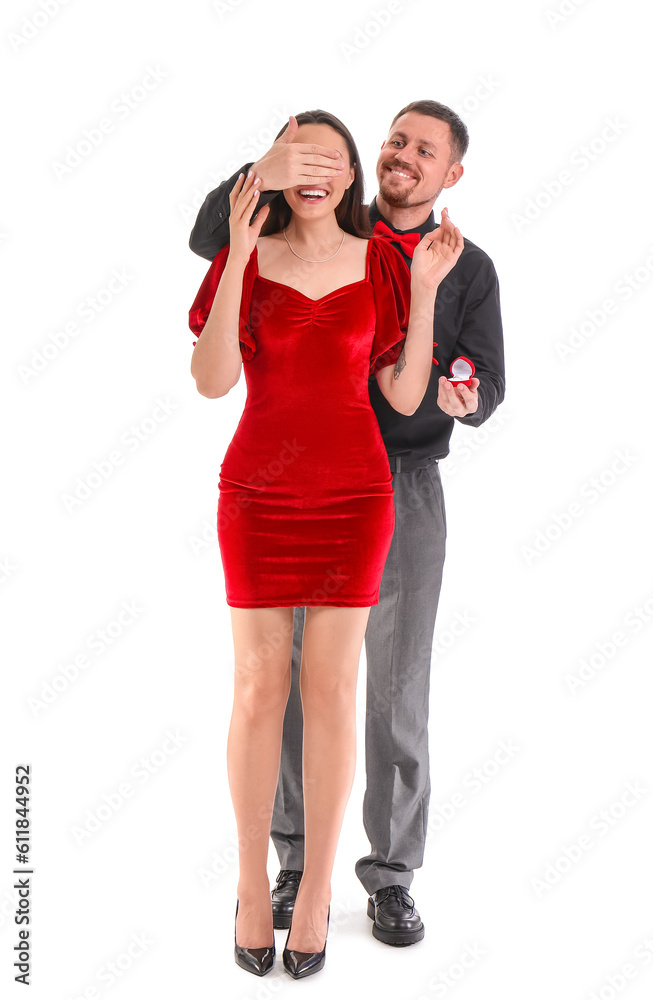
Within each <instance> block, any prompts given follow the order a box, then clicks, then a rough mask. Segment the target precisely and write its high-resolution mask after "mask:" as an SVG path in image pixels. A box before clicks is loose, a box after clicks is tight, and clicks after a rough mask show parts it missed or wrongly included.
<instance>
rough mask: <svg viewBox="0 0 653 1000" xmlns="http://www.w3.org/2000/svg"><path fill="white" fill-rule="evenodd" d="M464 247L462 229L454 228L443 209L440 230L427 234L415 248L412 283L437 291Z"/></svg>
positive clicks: (446, 211) (411, 271) (447, 213)
mask: <svg viewBox="0 0 653 1000" xmlns="http://www.w3.org/2000/svg"><path fill="white" fill-rule="evenodd" d="M464 245H465V243H464V240H463V237H462V233H461V232H460V229H458V228H457V227H456V226H454V224H453V222H452V221H451V219H450V218H449V212H448V210H447V209H446V208H443V209H442V222H441V224H440V227H439V229H434V230H433V232H432V233H427V234H426V236H425V237H424V239H423V240H421V241H420V242H419V243H418V244H417V246H416V247H415V252H414V253H413V263H412V266H411V269H410V274H411V282H415V281H416V282H417V283H418V284H420V285H423V286H425V287H427V288H429V289H437V287H438V285H439V284H440V282H441V281H442V279H443V278H444V277H446V275H447V274H449V271H450V270H451V269H452V268H453V267H454V265H455V264H456V262H457V260H458V258H459V257H460V255H461V253H462V252H463V247H464Z"/></svg>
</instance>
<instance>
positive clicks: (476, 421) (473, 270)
mask: <svg viewBox="0 0 653 1000" xmlns="http://www.w3.org/2000/svg"><path fill="white" fill-rule="evenodd" d="M251 166H252V164H251V163H246V164H245V165H244V166H243V167H242V168H241V169H242V170H243V171H244V172H245V173H247V171H248V170H249V168H250V167H251ZM239 173H240V171H236V173H235V174H234V175H233V177H230V178H229V179H228V180H226V181H223V183H222V184H220V186H219V187H217V188H215V190H214V191H210V192H209V194H208V195H207V196H206V198H205V200H204V203H203V205H202V207H201V208H200V210H199V213H198V216H197V219H196V221H195V225H194V227H193V231H192V233H191V235H190V242H189V245H190V248H191V250H193V251H194V252H195V253H196V254H198V255H199V256H200V257H205V258H206V259H207V260H213V258H214V257H215V255H216V254H217V252H218V251H219V250H220V249H221V248H222V247H223V246H225V244H226V243H228V242H229V192H230V191H231V189H232V187H233V186H234V184H235V183H236V181H237V179H238V174H239ZM277 194H279V192H278V191H265V192H263V193H262V194H261V195H260V205H265V204H267V203H268V202H269V201H271V200H272V198H274V197H276V195H277ZM260 205H259V208H260ZM368 210H369V214H370V222H371V223H372V225H374V224H375V223H376V222H378V220H379V219H381V220H382V221H383V222H385V224H386V225H387V226H389V228H390V229H392V230H393V232H395V233H399V232H411V233H419V234H420V236H424V235H425V234H426V233H428V232H431V231H432V230H433V229H436V228H438V226H436V223H435V218H434V215H433V212H431V214H430V215H429V217H428V219H426V220H425V221H424V222H423V223H422V225H421V226H418V227H417V228H414V229H407V230H400V229H397V228H396V227H395V226H393V225H391V223H390V222H389V221H388V220H387V219H385V218H384V217H383V216H382V215H381V213H380V212H379V210H378V208H377V207H376V198H374V199H373V200H372V202H371V204H370V205H369V209H368ZM393 245H395V246H397V249H399V251H400V252H402V255H403V257H404V260H405V261H406V263H407V264H408V266H409V267H410V264H411V258H410V257H407V256H406V255H405V254H403V251H401V247H400V246H398V245H397V244H393ZM433 340H434V341H435V342H436V345H437V346H434V347H433V357H434V359H435V360H436V361H437V364H434V365H433V366H432V371H431V379H430V382H429V384H428V386H427V389H426V392H425V394H424V398H423V400H422V402H421V403H420V405H419V407H418V408H417V409H416V410H415V412H414V413H413V414H411V415H410V416H406V415H405V414H403V413H399V412H398V411H397V410H395V409H394V408H393V407H392V406H391V405H390V403H389V402H388V401H387V399H386V398H385V396H384V395H383V393H382V392H381V390H380V389H379V386H378V384H377V381H376V378H375V377H374V376H373V375H372V376H370V381H369V392H370V403H371V404H372V406H373V408H374V411H375V413H376V416H377V420H378V422H379V427H380V429H381V435H382V437H383V441H384V443H385V446H386V449H387V451H388V454H389V455H410V456H411V459H412V460H421V459H428V458H437V459H440V458H444V457H445V456H446V455H448V453H449V439H450V437H451V432H452V430H453V426H454V419H456V420H459V421H460V423H461V424H466V425H468V426H471V427H478V426H479V425H480V424H482V423H483V422H484V421H485V420H487V419H488V417H490V416H491V415H492V414H493V413H494V411H495V409H496V408H497V406H498V405H499V403H501V402H502V401H503V398H504V392H505V369H504V356H503V329H502V325H501V308H500V302H499V281H498V278H497V274H496V271H495V269H494V265H493V263H492V261H491V259H490V258H489V257H488V255H487V254H486V253H485V252H484V251H483V250H481V249H480V247H477V246H476V244H475V243H472V242H471V240H468V239H467V238H465V246H464V249H463V252H462V253H461V255H460V257H459V259H458V261H457V263H456V265H455V267H454V268H453V269H452V270H451V271H450V272H449V274H448V275H447V276H446V278H444V279H443V281H442V282H441V283H440V286H439V287H438V291H437V295H436V299H435V315H434V321H433ZM461 354H462V355H464V356H465V357H467V358H471V360H472V361H473V362H474V365H475V368H476V371H475V373H474V374H475V377H476V378H478V379H479V382H480V384H479V386H478V409H477V410H476V413H469V414H467V416H465V417H456V418H454V417H450V416H449V415H448V414H447V413H445V412H444V411H443V410H441V409H440V407H439V406H438V403H437V398H438V378H439V377H440V375H445V376H446V377H447V378H449V376H450V375H451V372H450V370H449V366H450V364H451V362H452V361H453V360H454V358H457V357H459V355H461Z"/></svg>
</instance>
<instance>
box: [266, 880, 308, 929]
mask: <svg viewBox="0 0 653 1000" xmlns="http://www.w3.org/2000/svg"><path fill="white" fill-rule="evenodd" d="M303 874H304V873H303V872H299V871H296V869H294V868H282V869H281V871H280V872H279V874H278V875H277V884H276V885H275V887H274V889H273V890H272V892H271V893H270V896H271V897H272V925H273V927H290V922H291V920H292V914H293V910H294V909H295V900H296V899H297V890H298V889H299V883H300V881H301V877H302V875H303Z"/></svg>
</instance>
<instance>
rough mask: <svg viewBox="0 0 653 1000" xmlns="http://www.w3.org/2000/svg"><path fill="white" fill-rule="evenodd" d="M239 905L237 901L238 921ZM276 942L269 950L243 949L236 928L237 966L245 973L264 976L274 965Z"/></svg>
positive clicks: (235, 949) (235, 952)
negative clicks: (237, 939) (238, 940)
mask: <svg viewBox="0 0 653 1000" xmlns="http://www.w3.org/2000/svg"><path fill="white" fill-rule="evenodd" d="M238 903H239V900H236V919H238ZM275 954H276V952H275V948H274V942H273V943H272V945H270V947H269V948H241V946H240V945H239V944H238V942H237V941H236V930H235V927H234V955H235V958H236V964H237V965H239V966H240V967H241V969H244V970H245V972H252V973H253V974H254V975H255V976H264V975H265V974H266V973H267V972H269V971H270V969H271V968H272V966H273V965H274V957H275Z"/></svg>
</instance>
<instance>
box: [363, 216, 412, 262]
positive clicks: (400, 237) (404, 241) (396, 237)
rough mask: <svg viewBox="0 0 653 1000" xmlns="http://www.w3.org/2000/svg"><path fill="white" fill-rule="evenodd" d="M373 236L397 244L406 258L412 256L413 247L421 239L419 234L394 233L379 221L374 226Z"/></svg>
mask: <svg viewBox="0 0 653 1000" xmlns="http://www.w3.org/2000/svg"><path fill="white" fill-rule="evenodd" d="M374 235H375V236H382V237H383V238H384V239H387V240H392V242H393V243H398V244H399V246H400V247H401V249H402V250H403V251H404V253H405V254H406V256H407V257H412V256H413V252H414V250H415V247H416V246H417V244H418V243H419V242H420V240H421V239H422V237H421V236H420V234H419V233H395V232H393V231H392V229H390V226H386V224H385V222H381V220H380V219H379V221H378V222H377V223H376V225H375V226H374Z"/></svg>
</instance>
